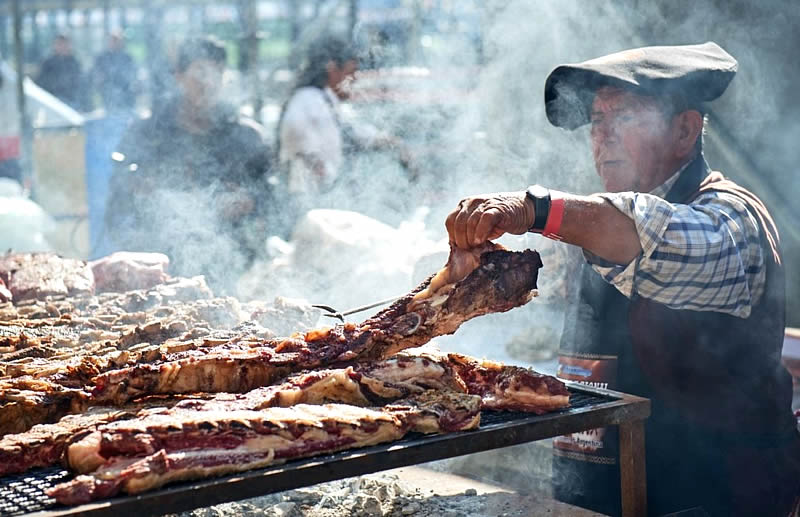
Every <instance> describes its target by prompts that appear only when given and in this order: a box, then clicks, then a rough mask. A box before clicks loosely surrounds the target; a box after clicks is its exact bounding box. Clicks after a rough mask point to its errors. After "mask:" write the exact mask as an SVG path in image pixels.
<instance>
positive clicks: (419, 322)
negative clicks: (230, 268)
mask: <svg viewBox="0 0 800 517" xmlns="http://www.w3.org/2000/svg"><path fill="white" fill-rule="evenodd" d="M541 265H542V263H541V260H540V258H539V254H538V253H536V252H535V251H530V250H527V251H524V252H511V251H506V250H492V251H487V252H486V253H483V254H482V255H480V265H479V266H478V267H477V268H476V269H475V270H473V271H472V272H470V273H469V274H468V275H467V277H466V278H464V279H463V280H461V281H458V282H456V283H454V284H448V285H445V286H443V287H440V288H439V289H437V290H436V292H435V293H434V295H433V296H430V297H427V298H424V297H422V298H415V296H416V294H418V293H419V292H422V291H424V290H425V289H426V288H427V286H428V285H429V282H430V279H429V280H426V281H425V282H424V283H423V284H422V285H420V286H419V287H418V288H417V289H416V290H415V291H413V292H412V293H410V294H408V295H407V296H405V297H404V298H402V299H400V300H398V301H396V302H395V303H394V304H392V305H391V306H390V307H389V308H387V309H385V310H383V311H381V312H380V313H378V314H376V315H375V316H373V317H372V318H369V319H368V320H366V321H364V322H363V323H361V324H360V325H355V324H352V323H346V324H342V325H337V326H335V327H333V328H330V329H325V330H316V331H311V332H308V333H306V334H305V335H304V336H303V339H297V338H291V339H283V340H268V341H265V342H263V346H261V347H257V348H249V349H245V350H239V351H235V349H234V348H231V349H230V350H225V349H224V347H215V348H214V349H212V350H209V351H203V352H202V353H200V354H197V355H195V356H193V357H192V358H191V359H178V360H175V361H167V362H164V363H163V364H160V365H141V366H135V367H130V368H124V369H120V370H116V371H112V372H108V373H105V374H103V375H99V376H97V377H95V378H94V379H93V382H94V383H95V389H94V390H93V396H94V397H95V400H97V401H100V402H112V403H116V404H119V403H122V402H125V401H127V400H131V399H132V398H135V397H139V396H143V395H148V394H155V393H160V394H169V393H187V392H193V391H212V392H221V391H225V392H242V391H247V390H250V389H254V388H256V387H259V386H264V385H267V384H271V383H273V382H275V381H276V380H278V379H279V378H281V377H284V376H286V375H288V374H290V373H293V372H298V371H302V370H307V369H315V368H320V367H324V366H329V365H335V364H337V363H343V362H349V361H354V360H355V361H363V360H370V359H371V360H375V359H381V358H385V357H389V356H391V355H394V354H395V353H397V352H399V351H401V350H403V349H406V348H411V347H417V346H421V345H423V344H425V343H427V342H428V341H430V340H431V339H432V338H434V337H436V336H441V335H444V334H452V333H453V332H455V331H456V329H458V327H459V326H460V325H461V324H462V323H464V322H466V321H467V320H470V319H472V318H474V317H477V316H482V315H484V314H488V313H492V312H504V311H508V310H510V309H513V308H514V307H518V306H520V305H523V304H525V303H527V302H528V301H529V300H530V299H531V298H532V297H533V296H534V295H535V294H536V279H537V275H538V270H539V268H540V267H541Z"/></svg>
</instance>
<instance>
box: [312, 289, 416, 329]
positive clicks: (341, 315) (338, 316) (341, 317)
mask: <svg viewBox="0 0 800 517" xmlns="http://www.w3.org/2000/svg"><path fill="white" fill-rule="evenodd" d="M403 296H405V295H400V296H394V297H392V298H387V299H385V300H381V301H379V302H374V303H370V304H369V305H363V306H361V307H356V308H355V309H350V310H348V311H344V312H339V311H337V310H336V309H334V308H333V307H331V306H329V305H312V307H316V308H317V309H322V310H323V311H326V312H327V313H326V314H323V316H328V317H330V318H336V319H338V320H339V321H341V322H342V323H344V317H345V316H349V315H351V314H356V313H359V312H364V311H367V310H369V309H374V308H375V307H380V306H381V305H386V304H389V303H392V302H394V301H397V300H399V299H400V298H402V297H403Z"/></svg>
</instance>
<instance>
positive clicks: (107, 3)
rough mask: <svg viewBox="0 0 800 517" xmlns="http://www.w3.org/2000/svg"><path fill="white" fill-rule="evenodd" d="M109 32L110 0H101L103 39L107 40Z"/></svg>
mask: <svg viewBox="0 0 800 517" xmlns="http://www.w3.org/2000/svg"><path fill="white" fill-rule="evenodd" d="M109 34H111V0H105V1H104V2H103V41H104V42H105V41H107V40H108V36H109Z"/></svg>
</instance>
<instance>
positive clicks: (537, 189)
mask: <svg viewBox="0 0 800 517" xmlns="http://www.w3.org/2000/svg"><path fill="white" fill-rule="evenodd" d="M528 192H529V193H530V194H531V196H533V197H547V194H548V192H547V189H546V188H544V187H543V186H541V185H533V186H531V187H528Z"/></svg>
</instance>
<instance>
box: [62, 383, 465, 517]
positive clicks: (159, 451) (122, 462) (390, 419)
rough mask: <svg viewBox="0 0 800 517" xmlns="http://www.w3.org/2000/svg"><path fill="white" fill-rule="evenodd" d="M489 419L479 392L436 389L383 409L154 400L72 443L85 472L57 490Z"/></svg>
mask: <svg viewBox="0 0 800 517" xmlns="http://www.w3.org/2000/svg"><path fill="white" fill-rule="evenodd" d="M479 422H480V412H479V403H478V400H477V397H473V396H470V395H464V394H460V395H458V394H453V393H441V392H436V391H427V392H423V393H422V394H421V395H419V396H418V397H416V398H413V397H412V398H409V399H406V400H401V401H398V402H396V403H394V404H392V405H390V406H387V407H385V408H382V409H380V410H376V409H369V408H359V407H355V406H350V405H342V404H325V405H321V406H314V405H306V404H299V405H295V406H292V407H289V408H279V407H274V408H268V409H264V410H260V411H251V410H227V411H219V410H213V409H211V410H208V411H203V410H197V409H191V410H189V409H186V408H177V407H176V408H173V409H171V410H153V411H150V412H147V414H144V415H140V417H139V418H137V419H134V420H124V421H117V422H112V423H109V424H105V425H102V426H99V427H98V428H97V430H96V431H94V432H92V433H89V434H88V435H86V436H85V437H83V438H82V439H80V440H78V441H76V442H75V443H73V444H71V445H70V446H69V447H68V449H67V461H68V463H69V465H70V467H71V468H73V469H74V470H76V471H78V472H80V473H82V474H83V475H80V476H78V477H76V478H75V479H73V480H72V481H69V482H66V483H62V484H60V485H57V486H55V487H53V488H52V489H50V490H48V495H50V496H52V497H54V498H55V499H56V500H57V501H59V502H60V503H63V504H80V503H84V502H88V501H91V500H95V499H100V498H104V497H109V496H112V495H114V494H116V493H118V492H119V491H120V490H122V491H124V492H127V493H129V494H136V493H141V492H144V491H147V490H151V489H154V488H157V487H160V486H163V485H164V484H166V483H169V482H172V481H178V480H188V479H197V478H204V477H211V476H218V475H223V474H230V473H234V472H241V471H245V470H250V469H254V468H260V467H265V466H268V465H273V464H277V463H282V462H284V461H286V460H289V459H295V458H303V457H308V456H315V455H319V454H326V453H332V452H336V451H341V450H345V449H352V448H357V447H365V446H369V445H376V444H379V443H385V442H389V441H394V440H397V439H399V438H402V437H403V436H404V435H405V434H406V433H408V432H409V431H420V432H440V431H456V430H468V429H474V428H475V427H477V425H478V424H479Z"/></svg>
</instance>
